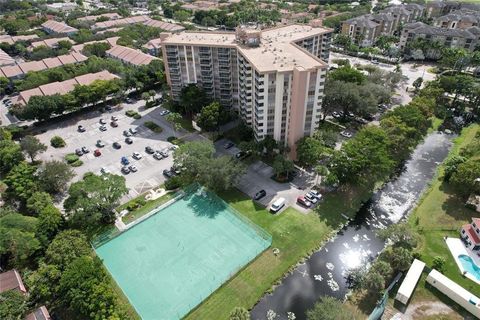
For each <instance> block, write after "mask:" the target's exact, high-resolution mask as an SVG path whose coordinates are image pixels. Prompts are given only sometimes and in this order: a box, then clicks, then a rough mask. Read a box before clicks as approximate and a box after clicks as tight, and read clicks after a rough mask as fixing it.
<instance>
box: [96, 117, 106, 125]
mask: <svg viewBox="0 0 480 320" xmlns="http://www.w3.org/2000/svg"><path fill="white" fill-rule="evenodd" d="M98 122H100V124H106V123H107V121H105V119H103V118H101V119H100V120H99V121H98Z"/></svg>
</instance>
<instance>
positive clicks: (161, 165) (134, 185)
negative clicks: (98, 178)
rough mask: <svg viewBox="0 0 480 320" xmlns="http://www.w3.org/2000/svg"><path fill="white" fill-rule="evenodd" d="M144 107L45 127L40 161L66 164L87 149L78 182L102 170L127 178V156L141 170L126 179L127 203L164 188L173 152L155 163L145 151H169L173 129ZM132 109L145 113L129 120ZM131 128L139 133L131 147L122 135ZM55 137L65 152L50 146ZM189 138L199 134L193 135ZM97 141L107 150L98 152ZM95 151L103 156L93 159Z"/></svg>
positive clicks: (155, 111) (136, 104) (124, 107)
mask: <svg viewBox="0 0 480 320" xmlns="http://www.w3.org/2000/svg"><path fill="white" fill-rule="evenodd" d="M143 105H144V101H137V102H133V103H131V104H123V105H122V106H121V107H119V108H116V109H114V110H112V111H110V112H106V113H101V112H99V111H94V112H89V113H87V114H84V115H82V116H79V117H77V118H75V119H71V120H68V121H62V122H59V123H57V124H53V125H50V126H48V127H46V128H45V129H46V132H45V133H42V134H39V135H37V137H38V138H39V139H40V141H42V142H43V143H44V144H46V145H48V146H49V147H48V150H47V151H46V152H45V153H43V154H41V155H40V157H39V158H40V159H41V160H51V159H56V160H63V159H64V157H65V155H66V154H68V153H73V152H75V149H77V148H81V147H83V146H85V147H87V148H88V149H89V150H90V152H89V153H87V154H85V155H83V156H81V157H80V158H81V160H82V161H83V162H84V163H83V165H82V166H80V167H77V168H74V171H75V173H76V176H75V177H74V179H73V181H78V180H80V179H81V178H82V176H83V175H84V174H85V173H86V172H94V173H97V174H98V173H99V172H100V169H101V168H102V167H103V168H106V169H108V170H109V171H110V172H111V173H114V174H119V175H124V174H122V173H121V171H120V170H121V168H122V165H121V163H120V159H121V157H122V156H126V157H128V159H129V160H130V163H131V164H134V165H135V166H136V167H137V168H138V171H137V172H135V173H133V172H131V173H129V174H127V175H124V176H125V179H126V185H127V187H128V188H129V190H130V191H129V194H128V196H127V197H126V199H128V198H132V197H135V196H137V195H138V194H140V193H142V192H145V191H147V190H149V189H151V188H153V187H156V186H158V185H159V184H162V183H163V182H164V181H165V177H164V176H163V174H162V172H163V170H164V169H169V168H170V167H171V166H172V164H173V159H172V156H171V152H169V154H170V156H169V157H168V158H166V159H163V160H155V159H154V158H153V157H152V155H150V154H147V153H146V152H145V147H146V146H150V147H152V148H153V149H155V150H163V149H168V148H170V147H171V146H172V144H171V143H170V142H168V141H167V138H168V137H169V136H173V135H174V132H173V129H172V127H171V125H170V124H169V123H168V122H167V121H166V120H165V118H164V117H163V116H161V115H160V111H162V109H161V108H152V109H147V110H142V106H143ZM130 109H132V110H142V111H140V112H139V113H140V114H141V115H142V118H140V119H138V120H135V119H133V118H130V117H127V116H126V115H125V111H126V110H130ZM112 116H116V117H117V118H118V121H117V122H118V127H116V128H114V127H112V126H111V125H110V119H111V117H112ZM101 118H103V119H105V120H106V121H107V124H106V126H107V131H104V132H102V131H100V130H99V127H100V123H99V120H100V119H101ZM146 121H154V122H155V123H157V124H158V125H160V126H161V127H162V128H163V131H162V132H161V133H154V132H153V131H151V130H150V129H148V128H146V127H145V126H144V125H143V124H144V123H145V122H146ZM78 125H82V126H84V127H85V129H86V132H78V130H77V127H78ZM130 128H135V129H136V130H137V131H138V133H137V134H135V135H134V136H132V137H131V138H132V140H133V143H132V144H130V145H129V144H126V143H125V142H124V140H125V136H124V135H123V131H124V130H129V129H130ZM176 134H177V135H178V136H180V135H185V134H186V132H185V131H183V130H182V131H181V132H176ZM56 135H58V136H61V137H62V138H63V139H64V140H65V142H66V143H67V146H66V147H65V148H59V149H55V148H53V147H51V146H50V139H51V138H52V137H53V136H56ZM190 135H196V134H195V133H193V134H190ZM97 140H102V141H103V143H104V144H105V147H103V148H97V147H96V146H95V144H96V141H97ZM114 142H119V143H120V144H121V149H118V150H117V149H114V148H113V146H112V144H113V143H114ZM95 149H99V150H100V151H101V153H102V155H101V156H99V157H95V156H94V155H93V151H94V150H95ZM133 152H139V153H140V154H141V155H142V159H140V160H135V159H133V158H132V153H133ZM126 199H124V200H126Z"/></svg>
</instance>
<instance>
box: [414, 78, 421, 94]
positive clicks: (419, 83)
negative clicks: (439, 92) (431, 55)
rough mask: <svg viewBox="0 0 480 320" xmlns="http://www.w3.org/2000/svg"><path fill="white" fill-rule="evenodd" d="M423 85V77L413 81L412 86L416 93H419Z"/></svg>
mask: <svg viewBox="0 0 480 320" xmlns="http://www.w3.org/2000/svg"><path fill="white" fill-rule="evenodd" d="M422 83H423V78H422V77H419V78H417V79H415V81H413V83H412V86H413V87H414V88H415V92H417V91H418V90H419V89H420V87H421V86H422Z"/></svg>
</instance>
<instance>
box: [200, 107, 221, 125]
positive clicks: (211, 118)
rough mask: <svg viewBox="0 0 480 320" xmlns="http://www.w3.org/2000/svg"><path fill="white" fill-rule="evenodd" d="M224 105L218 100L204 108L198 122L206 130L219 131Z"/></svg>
mask: <svg viewBox="0 0 480 320" xmlns="http://www.w3.org/2000/svg"><path fill="white" fill-rule="evenodd" d="M221 111H222V107H221V106H220V104H219V103H218V102H216V101H214V102H212V103H210V104H209V105H206V106H205V107H203V108H202V111H201V112H200V115H199V116H198V118H197V124H198V125H199V126H200V128H202V129H204V130H206V131H218V129H219V126H220V116H221Z"/></svg>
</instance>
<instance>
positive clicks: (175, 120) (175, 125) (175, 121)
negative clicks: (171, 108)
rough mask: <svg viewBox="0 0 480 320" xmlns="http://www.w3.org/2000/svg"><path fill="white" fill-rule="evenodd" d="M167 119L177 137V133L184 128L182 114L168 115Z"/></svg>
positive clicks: (173, 113)
mask: <svg viewBox="0 0 480 320" xmlns="http://www.w3.org/2000/svg"><path fill="white" fill-rule="evenodd" d="M165 119H166V120H167V121H168V122H169V123H170V124H171V125H172V130H173V135H174V136H175V137H176V136H177V131H179V130H180V129H181V128H182V125H181V124H180V121H181V120H182V119H183V117H182V115H181V114H180V113H176V112H172V113H169V114H167V116H166V117H165Z"/></svg>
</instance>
